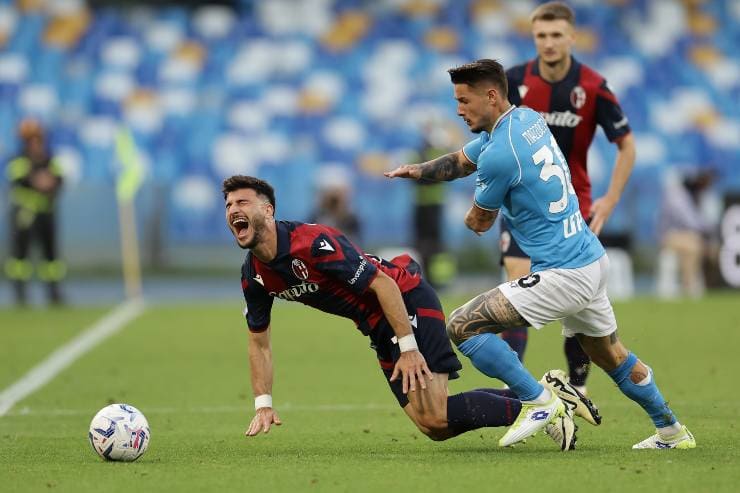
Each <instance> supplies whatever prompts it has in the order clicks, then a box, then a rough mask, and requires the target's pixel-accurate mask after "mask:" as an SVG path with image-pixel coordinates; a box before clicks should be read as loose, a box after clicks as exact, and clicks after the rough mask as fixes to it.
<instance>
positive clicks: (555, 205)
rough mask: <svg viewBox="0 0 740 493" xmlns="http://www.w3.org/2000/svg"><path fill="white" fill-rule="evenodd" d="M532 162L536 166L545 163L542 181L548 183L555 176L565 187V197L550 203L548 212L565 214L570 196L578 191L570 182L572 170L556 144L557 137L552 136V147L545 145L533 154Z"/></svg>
mask: <svg viewBox="0 0 740 493" xmlns="http://www.w3.org/2000/svg"><path fill="white" fill-rule="evenodd" d="M551 147H552V149H551ZM532 161H534V164H535V166H539V165H540V164H543V163H544V166H542V171H540V179H541V180H543V181H548V180H549V179H550V178H552V177H553V176H554V177H556V178H557V179H558V180H560V184H561V185H562V187H563V196H562V197H560V200H556V201H555V202H550V207H549V209H548V210H549V211H550V213H551V214H557V213H559V212H563V211H564V210H565V208H566V207H568V195H569V194H573V195H575V193H576V191H575V190H574V189H573V184H572V183H571V182H570V170H569V169H568V165H567V164H566V163H565V156H563V153H562V151H561V150H560V147H558V143H557V142H555V137H553V136H552V135H551V136H550V145H549V146H548V145H547V144H545V145H543V146H542V147H540V148H539V150H538V151H537V152H535V153H534V154H532Z"/></svg>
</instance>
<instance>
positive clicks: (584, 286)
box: [386, 60, 696, 449]
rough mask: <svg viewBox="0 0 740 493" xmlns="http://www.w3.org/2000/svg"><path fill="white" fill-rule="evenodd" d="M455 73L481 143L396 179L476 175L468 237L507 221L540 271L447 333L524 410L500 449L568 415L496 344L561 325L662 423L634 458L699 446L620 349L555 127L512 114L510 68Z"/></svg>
mask: <svg viewBox="0 0 740 493" xmlns="http://www.w3.org/2000/svg"><path fill="white" fill-rule="evenodd" d="M449 73H450V77H451V79H452V83H453V85H454V92H455V99H456V100H457V102H458V105H457V108H458V110H457V111H458V114H459V115H460V116H461V117H462V118H463V119H464V120H465V122H466V123H467V125H468V126H469V127H470V129H471V130H472V131H473V132H476V133H480V134H481V135H480V137H479V138H478V139H475V140H473V141H472V142H470V143H468V144H467V145H466V146H465V147H464V148H463V149H462V150H461V151H458V152H456V153H451V154H447V155H445V156H442V157H440V158H437V159H435V160H432V161H428V162H425V163H422V164H411V165H403V166H400V167H399V168H397V169H395V170H393V171H390V172H387V173H386V176H388V177H390V178H393V177H404V178H415V179H419V178H424V179H428V180H453V179H455V178H460V177H463V176H467V175H470V174H472V173H473V172H477V182H476V190H475V199H474V202H473V205H472V207H471V208H470V210H469V211H468V212H467V214H466V216H465V224H466V226H467V227H468V228H469V229H471V230H472V231H473V232H475V233H476V234H479V235H480V234H482V233H484V232H485V231H487V230H488V229H490V228H491V226H492V225H493V223H494V221H495V220H496V217H497V216H498V214H499V212H500V213H501V214H502V215H503V216H504V218H505V219H506V220H507V221H508V222H509V224H510V226H511V233H512V235H513V236H514V238H516V240H517V241H518V242H519V245H520V246H521V247H522V249H523V250H524V251H525V252H526V253H527V254H528V256H529V257H530V258H531V259H532V273H531V274H530V275H528V276H526V277H523V278H521V279H518V280H516V281H510V282H505V283H503V284H501V285H499V286H498V287H496V288H494V289H492V290H490V291H488V292H485V293H483V294H481V295H479V296H477V297H475V298H473V299H472V300H470V301H469V302H468V303H466V304H465V305H463V306H462V307H459V308H457V309H456V310H455V311H454V312H453V313H452V314H451V316H450V319H449V321H448V323H447V332H448V334H449V336H450V338H451V339H452V340H453V341H454V342H455V344H456V345H457V346H458V348H459V349H460V351H461V352H462V353H463V354H464V355H466V356H467V357H469V358H470V360H471V361H472V362H473V364H474V365H475V366H476V368H478V369H479V370H481V371H482V372H483V373H485V374H486V375H488V376H490V377H494V378H498V379H500V380H502V381H504V382H505V383H506V384H508V386H509V387H510V389H511V390H512V391H514V392H515V393H516V395H517V396H519V398H520V399H521V400H522V411H521V412H520V414H519V417H518V418H517V420H516V422H515V423H514V424H513V425H512V426H511V428H510V429H509V430H508V431H507V433H506V434H505V435H504V436H503V437H502V438H501V440H500V442H499V443H500V445H502V446H506V445H511V444H514V443H516V442H518V441H521V440H523V439H525V438H527V437H528V436H530V435H532V434H533V433H535V432H536V431H538V430H539V429H541V428H542V426H543V425H542V422H543V421H545V420H547V419H549V418H550V417H551V416H552V415H557V414H559V413H562V403H559V402H557V400H556V399H555V396H554V393H553V392H551V391H550V390H549V389H548V388H547V387H545V386H543V385H542V384H540V383H539V382H537V381H536V380H535V379H534V378H533V377H532V376H531V375H530V374H529V372H527V370H525V369H524V367H523V366H522V364H521V362H520V361H519V359H518V357H517V355H516V353H515V352H514V351H512V350H511V348H510V347H509V345H508V344H507V343H506V342H505V341H504V340H502V339H501V338H499V337H497V336H496V334H497V333H500V332H501V331H502V330H505V329H507V328H510V327H517V326H522V325H533V326H534V327H536V328H538V329H539V328H541V327H543V326H544V325H545V324H547V323H549V322H553V321H556V320H560V321H561V322H562V325H563V332H564V333H565V335H569V336H575V337H577V338H578V341H579V342H580V343H581V345H582V346H583V348H584V349H585V350H586V352H587V353H588V355H589V356H590V357H591V358H592V360H593V361H594V363H596V364H597V365H598V366H599V367H601V368H602V369H604V370H605V371H606V372H607V373H608V374H609V376H610V377H611V378H612V379H613V380H614V382H615V383H616V384H617V386H618V387H619V389H620V390H621V391H622V392H623V393H624V394H625V395H626V396H627V397H629V398H630V399H632V400H634V401H635V402H637V403H638V404H639V405H640V406H642V408H643V409H644V410H645V411H646V412H647V413H648V415H649V416H650V418H651V419H652V421H653V423H654V425H655V427H656V433H655V434H654V435H652V436H650V437H649V438H647V439H646V440H643V441H642V442H640V443H637V444H635V445H634V446H633V448H651V449H656V448H694V447H695V446H696V442H695V440H694V437H693V436H692V435H691V433H689V431H688V430H687V429H686V427H685V426H682V425H681V424H680V423H679V422H678V421H677V419H676V417H675V415H674V414H673V412H672V411H671V409H670V408H669V407H668V404H667V403H666V401H665V399H664V398H663V396H662V395H661V393H660V391H659V390H658V387H657V385H656V383H655V380H654V377H653V371H652V370H651V369H650V368H649V367H648V366H647V365H645V364H644V363H643V362H642V361H640V360H639V359H638V358H637V356H635V355H634V354H633V353H631V352H629V351H628V350H627V349H626V348H625V347H624V345H623V344H622V343H621V342H620V340H619V338H618V337H617V322H616V319H615V317H614V312H613V310H612V307H611V304H610V302H609V299H608V298H607V294H606V281H607V272H608V265H609V260H608V258H607V256H606V253H605V251H604V248H603V247H602V246H601V243H600V242H599V240H598V238H597V237H596V236H595V235H594V233H593V232H592V231H591V230H590V229H589V228H588V227H587V226H586V224H585V221H584V219H583V216H582V214H581V212H580V210H579V206H578V198H577V196H576V193H575V190H574V189H573V186H572V184H571V179H570V173H569V171H568V165H567V163H566V161H565V158H564V156H563V154H562V152H561V150H560V148H559V146H558V144H557V142H556V141H555V138H554V137H553V135H552V133H551V132H550V130H549V129H548V127H547V124H546V122H545V120H544V119H543V118H542V116H541V115H540V114H539V113H537V112H535V111H533V110H531V109H527V108H517V107H515V106H513V105H511V103H509V101H508V99H507V89H508V86H507V81H506V76H505V74H504V70H503V67H502V66H501V65H500V64H499V63H498V62H496V61H494V60H478V61H476V62H473V63H470V64H467V65H463V66H461V67H458V68H454V69H451V70H450V71H449Z"/></svg>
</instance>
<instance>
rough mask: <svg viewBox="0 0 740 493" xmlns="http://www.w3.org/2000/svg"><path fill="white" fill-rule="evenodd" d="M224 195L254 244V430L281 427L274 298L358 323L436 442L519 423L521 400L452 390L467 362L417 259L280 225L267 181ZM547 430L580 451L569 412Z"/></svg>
mask: <svg viewBox="0 0 740 493" xmlns="http://www.w3.org/2000/svg"><path fill="white" fill-rule="evenodd" d="M223 193H224V199H225V203H226V221H227V224H228V226H229V229H230V230H231V231H232V233H233V234H234V237H235V238H236V241H237V244H238V245H239V246H240V247H241V248H244V249H247V250H248V252H247V255H246V259H245V261H244V264H243V266H242V289H243V291H244V297H245V299H246V302H247V310H246V312H245V313H246V319H247V324H248V326H249V331H250V332H249V363H250V368H251V381H252V389H253V391H254V394H255V396H256V397H255V416H254V418H253V419H252V422H251V423H250V425H249V428H248V429H247V432H246V434H247V436H254V435H256V434H258V433H259V432H260V431H263V432H267V431H269V429H270V428H271V426H272V425H273V424H276V425H279V424H280V418H279V417H278V415H277V412H276V411H275V410H274V409H273V405H272V380H273V368H272V351H271V348H270V330H271V327H270V313H271V309H272V304H273V300H274V299H275V298H281V299H284V300H288V301H298V302H301V303H304V304H306V305H309V306H312V307H314V308H318V309H319V310H321V311H324V312H327V313H332V314H335V315H339V316H342V317H346V318H349V319H351V320H352V321H353V322H354V323H355V325H356V326H357V329H359V330H360V332H362V334H364V335H366V336H368V337H369V338H370V340H371V342H372V347H374V348H375V351H376V353H377V358H378V362H379V364H380V367H381V369H382V371H383V373H384V374H385V377H386V379H388V381H389V384H390V387H391V390H392V392H393V393H394V394H395V396H396V399H397V400H398V403H399V404H400V405H401V407H402V408H403V410H404V411H405V412H406V414H407V415H408V416H409V418H411V420H412V421H413V422H414V423H415V424H416V426H417V427H418V428H419V430H421V431H422V432H423V433H424V434H426V435H427V436H428V437H430V438H431V439H433V440H446V439H448V438H451V437H453V436H456V435H458V434H460V433H464V432H466V431H469V430H473V429H477V428H481V427H486V426H507V425H509V424H511V423H513V422H514V420H515V419H516V418H517V416H518V414H519V412H520V410H521V409H522V405H521V403H520V402H519V401H518V400H516V399H511V398H507V397H503V396H500V395H498V394H497V392H496V391H495V390H494V389H479V390H475V391H470V392H464V393H461V394H456V395H452V396H449V395H448V392H447V381H448V378H457V376H458V375H457V371H458V370H460V369H461V367H462V366H461V365H460V361H459V360H458V359H457V356H456V355H455V353H454V351H453V349H452V345H451V344H450V341H449V339H448V338H447V334H446V330H445V316H444V313H443V312H442V307H441V305H440V302H439V299H438V298H437V296H436V294H435V293H434V291H433V290H432V289H431V287H430V286H429V285H428V284H427V283H426V282H425V281H424V280H423V279H422V278H421V276H420V274H419V268H418V265H417V264H416V263H415V262H414V261H413V260H412V259H411V258H410V257H409V256H408V255H402V256H400V257H397V258H395V259H393V260H392V261H391V262H388V261H385V260H382V259H378V258H376V257H373V256H370V255H367V254H365V253H363V252H362V251H361V250H360V249H358V248H357V246H355V245H354V244H353V243H352V242H351V241H350V240H348V239H347V238H346V237H345V236H344V235H343V234H342V233H340V232H339V231H337V230H336V229H333V228H330V227H328V226H323V225H319V224H305V223H299V222H288V221H276V220H275V219H274V211H275V193H274V191H273V189H272V187H271V186H270V185H269V184H268V183H266V182H265V181H262V180H260V179H257V178H254V177H248V176H239V175H237V176H232V177H231V178H228V179H226V180H225V181H224V184H223ZM546 431H548V432H549V433H548V434H549V435H550V436H551V437H552V438H553V439H554V440H555V441H556V443H558V445H559V446H560V448H561V450H569V449H571V448H573V445H574V444H575V425H574V423H573V420H572V418H570V417H569V416H561V417H559V418H558V419H556V420H554V421H552V422H551V423H550V424H549V425H548V428H547V430H546Z"/></svg>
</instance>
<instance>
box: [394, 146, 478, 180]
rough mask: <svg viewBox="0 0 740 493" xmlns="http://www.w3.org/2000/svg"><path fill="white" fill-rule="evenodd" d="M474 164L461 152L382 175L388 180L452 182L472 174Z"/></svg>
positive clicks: (400, 167)
mask: <svg viewBox="0 0 740 493" xmlns="http://www.w3.org/2000/svg"><path fill="white" fill-rule="evenodd" d="M475 169H476V166H475V164H473V163H471V162H470V161H469V160H468V158H467V157H465V154H464V153H463V152H462V151H457V152H451V153H449V154H445V155H444V156H441V157H438V158H437V159H432V160H431V161H426V162H424V163H421V164H404V165H401V166H399V167H398V168H396V169H394V170H393V171H386V172H385V173H383V175H385V176H386V177H388V178H413V179H415V180H419V179H424V180H429V181H452V180H455V179H457V178H462V177H464V176H468V175H469V174H471V173H473V172H474V171H475Z"/></svg>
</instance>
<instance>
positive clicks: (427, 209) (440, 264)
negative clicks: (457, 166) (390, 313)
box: [414, 125, 456, 289]
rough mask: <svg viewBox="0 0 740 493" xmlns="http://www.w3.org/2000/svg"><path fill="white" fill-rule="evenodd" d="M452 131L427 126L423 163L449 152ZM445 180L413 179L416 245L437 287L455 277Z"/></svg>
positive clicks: (422, 153)
mask: <svg viewBox="0 0 740 493" xmlns="http://www.w3.org/2000/svg"><path fill="white" fill-rule="evenodd" d="M448 133H449V131H448V130H447V129H445V128H442V127H440V126H433V125H428V127H427V129H426V132H425V133H424V135H425V138H424V143H423V144H422V146H421V149H420V151H419V156H418V158H419V159H418V160H419V161H420V162H424V161H431V160H432V159H435V158H438V157H440V156H442V155H444V154H447V153H448V152H449V151H450V149H449V148H450V147H451V142H450V140H451V139H450V137H449V135H448ZM445 187H446V184H445V183H441V182H435V181H430V180H418V181H415V182H414V189H415V193H414V248H415V249H416V250H417V251H418V252H419V256H420V257H421V264H422V268H423V269H424V274H425V276H426V278H427V279H428V280H429V284H431V285H432V287H434V288H435V289H439V288H442V287H444V286H446V285H447V284H448V283H449V282H450V281H451V280H452V278H453V277H454V275H455V271H456V267H455V261H454V259H453V258H452V255H450V254H449V253H448V252H447V251H446V249H445V244H444V239H443V238H442V225H443V223H444V208H443V206H444V203H445Z"/></svg>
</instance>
